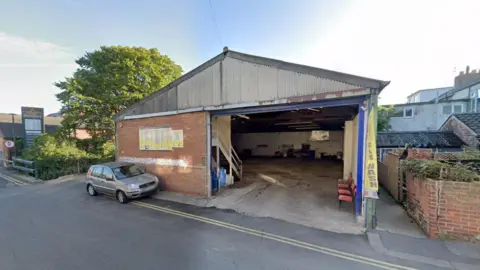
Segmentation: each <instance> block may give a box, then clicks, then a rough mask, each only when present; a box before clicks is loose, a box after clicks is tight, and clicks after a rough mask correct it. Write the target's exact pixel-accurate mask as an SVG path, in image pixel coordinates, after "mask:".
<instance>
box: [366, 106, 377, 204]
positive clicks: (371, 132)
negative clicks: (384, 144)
mask: <svg viewBox="0 0 480 270" xmlns="http://www.w3.org/2000/svg"><path fill="white" fill-rule="evenodd" d="M375 137H376V136H375V119H374V112H373V109H372V110H370V113H369V116H368V123H367V145H366V149H365V150H366V157H365V170H364V179H365V187H364V195H365V197H370V198H375V199H377V198H378V195H377V192H378V173H377V142H376V138H375Z"/></svg>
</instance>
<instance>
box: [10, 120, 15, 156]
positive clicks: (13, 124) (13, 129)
mask: <svg viewBox="0 0 480 270" xmlns="http://www.w3.org/2000/svg"><path fill="white" fill-rule="evenodd" d="M10 115H11V116H12V135H13V142H14V143H15V146H14V149H15V155H14V157H17V136H16V135H15V114H14V113H11V114H10Z"/></svg>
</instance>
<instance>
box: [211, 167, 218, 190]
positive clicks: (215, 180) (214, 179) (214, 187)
mask: <svg viewBox="0 0 480 270" xmlns="http://www.w3.org/2000/svg"><path fill="white" fill-rule="evenodd" d="M217 189H218V178H217V171H216V170H212V190H217Z"/></svg>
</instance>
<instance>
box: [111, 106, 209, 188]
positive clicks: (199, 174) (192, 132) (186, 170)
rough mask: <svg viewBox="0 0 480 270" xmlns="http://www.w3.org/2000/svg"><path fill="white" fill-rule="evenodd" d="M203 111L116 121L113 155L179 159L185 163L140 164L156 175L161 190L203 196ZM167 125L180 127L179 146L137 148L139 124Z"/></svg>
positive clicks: (144, 125) (204, 142) (204, 184)
mask: <svg viewBox="0 0 480 270" xmlns="http://www.w3.org/2000/svg"><path fill="white" fill-rule="evenodd" d="M205 120H206V113H204V112H196V113H186V114H179V115H170V116H160V117H151V118H142V119H134V120H123V121H120V122H118V123H117V147H118V151H117V159H127V160H128V158H144V159H145V158H148V159H150V160H157V161H158V159H163V160H165V159H168V160H176V161H178V160H183V161H185V162H186V163H187V166H185V167H183V166H171V165H160V164H158V162H157V164H142V163H139V164H138V165H140V166H143V167H145V168H146V169H147V171H148V172H151V173H154V174H156V175H158V176H159V178H160V181H161V185H162V186H163V189H164V190H168V191H174V192H179V193H184V194H193V195H199V196H207V195H208V193H207V182H206V179H207V174H206V173H207V171H206V141H207V137H206V122H205ZM166 125H168V126H170V127H171V128H172V129H174V130H179V129H183V148H173V150H172V151H140V149H139V148H140V147H139V138H138V137H139V128H141V127H160V126H166Z"/></svg>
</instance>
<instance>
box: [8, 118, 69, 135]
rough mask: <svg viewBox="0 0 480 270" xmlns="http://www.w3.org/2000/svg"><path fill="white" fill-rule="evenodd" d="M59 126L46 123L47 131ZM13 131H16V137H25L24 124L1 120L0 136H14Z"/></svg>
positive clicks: (54, 129) (50, 131) (53, 130)
mask: <svg viewBox="0 0 480 270" xmlns="http://www.w3.org/2000/svg"><path fill="white" fill-rule="evenodd" d="M59 127H60V126H57V125H45V133H53V132H55V131H56V130H57V129H58V128H59ZM13 132H15V137H20V138H23V136H24V130H23V126H22V124H20V123H1V122H0V137H7V138H8V137H13Z"/></svg>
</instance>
